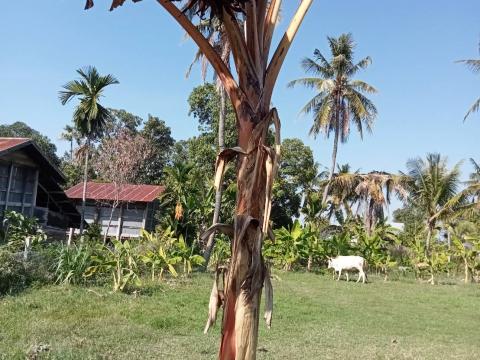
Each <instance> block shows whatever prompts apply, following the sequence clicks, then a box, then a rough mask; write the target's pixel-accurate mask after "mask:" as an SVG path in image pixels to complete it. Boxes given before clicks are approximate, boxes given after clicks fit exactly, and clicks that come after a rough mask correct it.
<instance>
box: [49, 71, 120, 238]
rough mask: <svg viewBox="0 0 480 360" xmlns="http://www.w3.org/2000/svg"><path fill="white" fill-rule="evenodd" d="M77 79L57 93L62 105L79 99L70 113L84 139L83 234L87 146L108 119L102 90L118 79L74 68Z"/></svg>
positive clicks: (100, 131)
mask: <svg viewBox="0 0 480 360" xmlns="http://www.w3.org/2000/svg"><path fill="white" fill-rule="evenodd" d="M77 73H78V74H79V75H80V77H79V78H78V79H76V80H72V81H69V82H68V83H66V84H65V85H64V86H63V90H61V91H60V92H59V94H58V97H59V99H60V102H61V103H62V105H65V104H67V103H68V102H69V101H71V100H72V99H75V98H77V99H78V100H79V103H78V105H77V106H76V108H75V110H74V112H73V124H74V126H75V130H76V131H77V132H78V133H79V134H80V136H81V137H83V138H84V140H85V155H84V156H85V165H84V174H83V195H82V211H81V221H80V235H82V233H83V223H84V219H85V202H86V193H87V181H88V158H89V148H90V143H91V141H92V140H93V139H95V138H97V137H99V136H101V134H102V131H103V128H104V126H105V124H106V122H107V120H108V119H109V118H110V111H109V110H108V109H107V108H105V107H103V106H102V105H101V104H100V102H99V101H100V98H101V97H102V96H103V92H104V90H105V88H106V87H107V86H109V85H113V84H118V80H117V79H116V78H115V77H114V76H113V75H110V74H108V75H105V76H103V75H100V74H99V72H98V71H97V69H96V68H95V67H93V66H88V67H86V68H85V69H78V70H77Z"/></svg>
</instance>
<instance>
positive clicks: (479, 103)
mask: <svg viewBox="0 0 480 360" xmlns="http://www.w3.org/2000/svg"><path fill="white" fill-rule="evenodd" d="M479 109H480V98H478V99H477V100H476V101H475V102H474V103H473V105H472V106H471V107H470V109H469V110H468V112H467V114H466V115H465V117H464V118H463V121H465V120H467V118H468V117H469V116H470V115H471V114H473V113H475V112H477V111H478V110H479Z"/></svg>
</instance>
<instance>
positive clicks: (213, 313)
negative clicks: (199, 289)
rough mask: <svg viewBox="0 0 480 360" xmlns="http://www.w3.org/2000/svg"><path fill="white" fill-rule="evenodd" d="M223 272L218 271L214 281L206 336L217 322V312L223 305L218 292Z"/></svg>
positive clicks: (204, 331) (205, 330)
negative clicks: (219, 280)
mask: <svg viewBox="0 0 480 360" xmlns="http://www.w3.org/2000/svg"><path fill="white" fill-rule="evenodd" d="M220 272H221V270H219V269H217V271H216V273H215V280H214V281H213V287H212V292H211V293H210V301H209V303H208V319H207V324H206V325H205V329H204V330H203V333H204V334H206V333H207V332H208V329H210V327H211V326H212V325H213V324H215V320H217V311H218V308H219V307H220V306H221V305H222V302H221V298H220V293H219V291H218V277H219V274H220Z"/></svg>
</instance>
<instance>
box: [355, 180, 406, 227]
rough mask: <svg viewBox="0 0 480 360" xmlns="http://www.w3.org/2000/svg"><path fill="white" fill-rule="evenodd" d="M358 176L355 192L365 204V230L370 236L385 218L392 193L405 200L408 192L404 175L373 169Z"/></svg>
mask: <svg viewBox="0 0 480 360" xmlns="http://www.w3.org/2000/svg"><path fill="white" fill-rule="evenodd" d="M358 177H359V183H358V185H357V187H356V188H355V192H356V194H357V195H358V196H359V200H360V202H361V204H362V205H363V211H364V226H365V231H366V232H367V234H368V235H369V236H370V235H371V234H372V232H373V230H374V228H375V225H376V224H377V222H379V221H381V220H382V219H384V217H385V216H384V213H385V209H386V208H387V207H388V205H389V204H390V199H391V195H392V193H394V194H396V195H397V197H398V198H399V199H401V200H405V199H406V198H407V196H408V194H407V191H406V189H405V188H404V187H403V185H402V182H403V181H404V177H402V176H398V175H393V174H389V173H386V172H383V171H382V172H380V171H372V172H370V173H368V174H361V175H359V176H358Z"/></svg>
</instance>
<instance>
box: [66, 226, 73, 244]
mask: <svg viewBox="0 0 480 360" xmlns="http://www.w3.org/2000/svg"><path fill="white" fill-rule="evenodd" d="M73 231H74V229H73V227H71V228H70V230H69V231H68V240H67V246H68V247H70V246H71V245H72V239H73Z"/></svg>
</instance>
